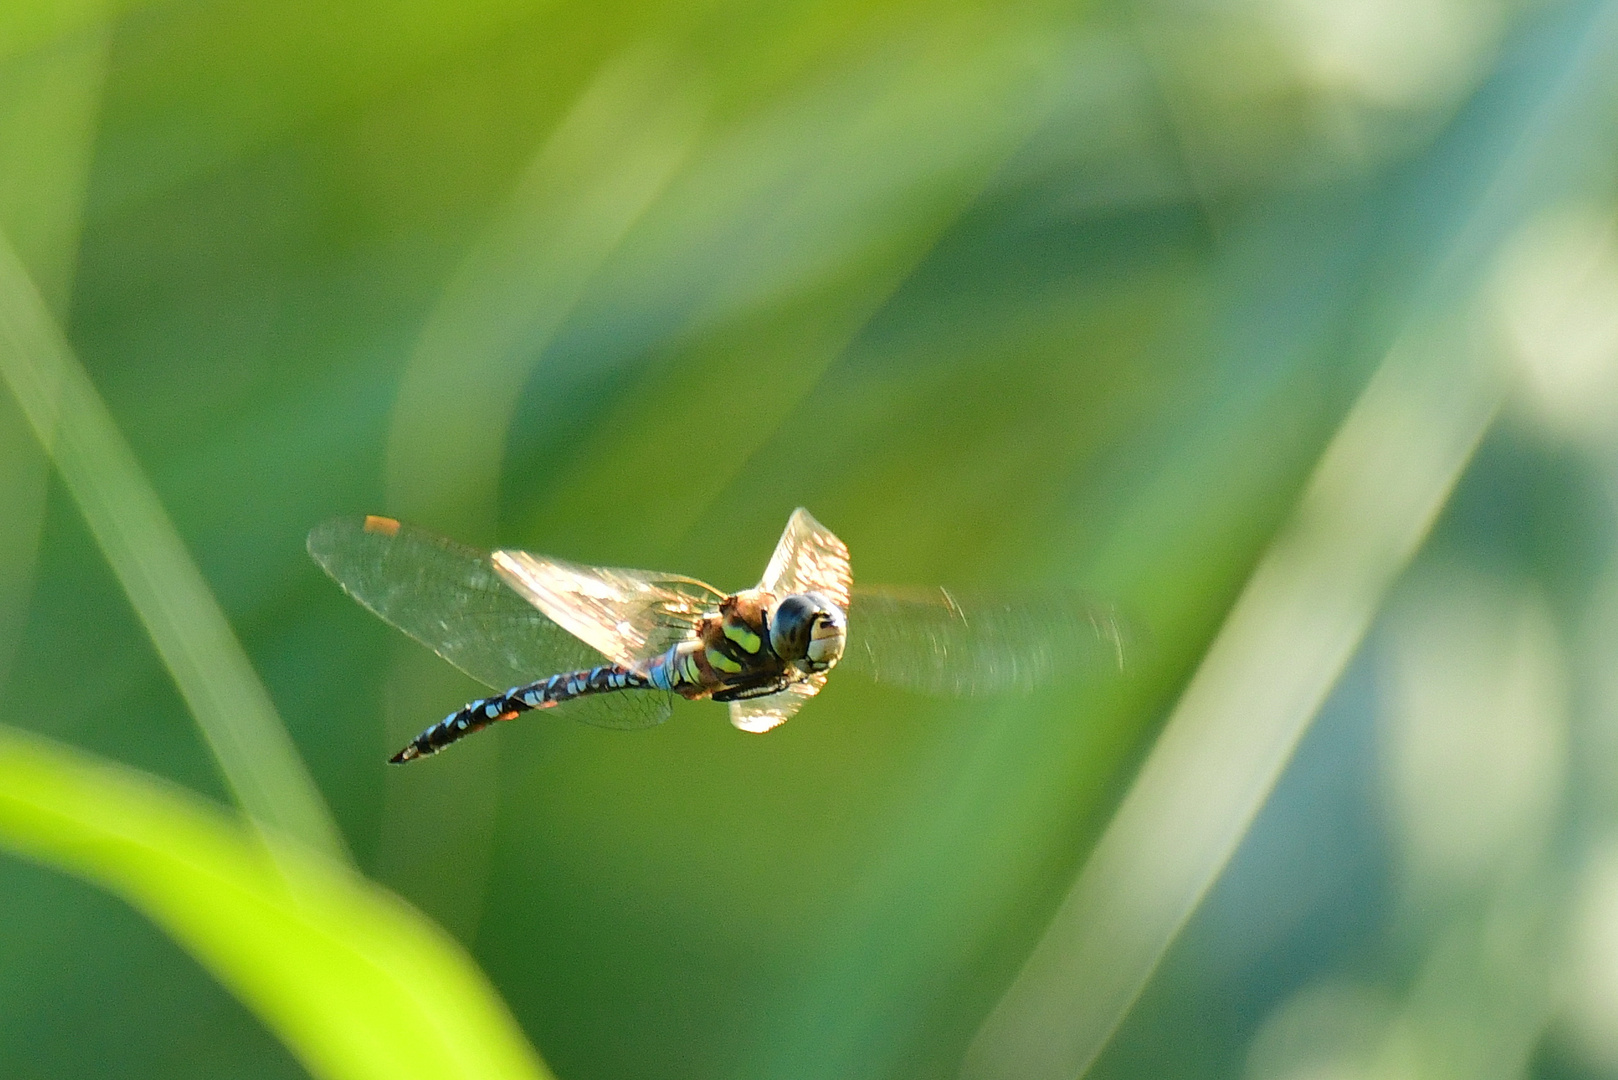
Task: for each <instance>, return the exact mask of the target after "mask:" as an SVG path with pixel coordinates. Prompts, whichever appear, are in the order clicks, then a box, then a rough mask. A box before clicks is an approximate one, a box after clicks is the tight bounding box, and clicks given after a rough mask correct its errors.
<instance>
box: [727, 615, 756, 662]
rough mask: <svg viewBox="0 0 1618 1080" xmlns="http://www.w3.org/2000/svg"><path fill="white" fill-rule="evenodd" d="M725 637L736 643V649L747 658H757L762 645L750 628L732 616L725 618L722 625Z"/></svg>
mask: <svg viewBox="0 0 1618 1080" xmlns="http://www.w3.org/2000/svg"><path fill="white" fill-rule="evenodd" d="M724 632H725V637H727V638H729V639H730V640H731V641H733V642H735V643H736V647H737V648H739V649H741V650H742V652H744V653H746V654H747V655H749V656H757V655H758V650H759V647H760V646H762V645H763V644H764V642H763V641H762V640H760V638H759V636H758V635H757V634H755V633H753V631H752V628H751V627H749V626H748V625H747V624H746V623H744V622H741V621H740V620H739V619H737V618H735V617H734V616H731V617H727V618H726V619H725V625H724Z"/></svg>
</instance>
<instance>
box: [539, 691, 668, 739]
mask: <svg viewBox="0 0 1618 1080" xmlns="http://www.w3.org/2000/svg"><path fill="white" fill-rule="evenodd" d="M673 712H674V695H673V694H670V693H666V692H664V691H662V690H620V691H618V692H616V693H612V694H597V695H595V696H594V697H583V698H575V699H573V700H572V701H569V702H568V703H567V704H565V705H559V706H557V713H558V715H560V716H563V717H566V718H567V719H569V720H577V721H578V722H579V723H581V724H589V725H590V726H591V727H599V728H612V729H613V730H615V731H637V730H639V729H641V728H649V727H656V726H657V725H658V724H661V723H662V722H663V721H665V720H667V719H668V718H669V717H670V716H671V715H672V714H673Z"/></svg>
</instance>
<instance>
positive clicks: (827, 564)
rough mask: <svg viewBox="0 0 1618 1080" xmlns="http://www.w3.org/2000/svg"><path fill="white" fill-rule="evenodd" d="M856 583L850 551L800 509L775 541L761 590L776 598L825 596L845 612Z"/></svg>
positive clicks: (793, 513)
mask: <svg viewBox="0 0 1618 1080" xmlns="http://www.w3.org/2000/svg"><path fill="white" fill-rule="evenodd" d="M853 584H854V574H853V571H852V570H850V568H849V565H848V548H847V547H846V546H845V545H844V544H843V542H842V541H841V540H839V539H837V537H836V536H835V535H834V534H833V533H832V531H831V530H830V529H828V528H826V526H824V525H822V524H821V523H820V522H818V521H816V520H815V519H814V518H813V517H812V516H810V514H809V511H807V510H805V509H804V508H803V507H801V506H800V507H798V508H797V509H796V510H794V511H793V512H792V517H791V518H790V519H789V520H788V521H787V527H786V530H785V531H784V532H782V533H781V539H780V540H779V541H777V542H776V545H775V553H774V554H773V555H771V556H770V563H769V565H768V566H767V567H765V569H764V580H763V581H761V582H759V588H761V589H763V590H764V591H766V592H770V593H774V594H775V595H776V596H786V595H789V594H791V593H801V592H811V591H813V592H820V593H824V594H825V595H826V596H827V597H828V598H829V599H830V600H831V601H832V602H833V603H835V604H836V605H837V606H838V607H840V608H842V609H843V611H845V612H846V611H847V610H848V600H849V592H850V590H851V589H852V587H853Z"/></svg>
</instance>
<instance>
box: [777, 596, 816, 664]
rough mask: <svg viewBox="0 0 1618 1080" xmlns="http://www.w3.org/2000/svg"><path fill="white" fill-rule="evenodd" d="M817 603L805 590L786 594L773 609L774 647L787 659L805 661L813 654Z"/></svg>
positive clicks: (780, 655) (778, 654)
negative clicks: (811, 637) (810, 649)
mask: <svg viewBox="0 0 1618 1080" xmlns="http://www.w3.org/2000/svg"><path fill="white" fill-rule="evenodd" d="M817 614H819V612H818V611H817V610H816V607H815V602H814V601H813V600H811V599H810V598H809V597H808V596H806V595H804V594H803V593H794V594H792V595H791V596H784V597H782V598H781V599H780V600H779V601H777V602H776V605H775V607H774V608H773V609H771V611H770V648H772V649H774V650H775V655H776V656H779V657H780V658H781V659H783V660H802V659H803V658H804V657H806V656H808V655H809V641H810V636H811V634H812V633H813V632H814V626H815V616H816V615H817Z"/></svg>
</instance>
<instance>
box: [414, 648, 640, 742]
mask: <svg viewBox="0 0 1618 1080" xmlns="http://www.w3.org/2000/svg"><path fill="white" fill-rule="evenodd" d="M655 689H660V688H659V687H657V686H656V685H655V684H654V683H653V682H652V680H650V679H648V678H647V677H646V676H645V675H643V674H641V673H640V672H638V671H636V670H634V669H633V668H626V667H622V666H620V665H618V664H602V665H601V666H599V667H593V668H589V669H587V670H584V671H573V672H568V673H566V674H562V675H552V676H551V677H550V678H548V679H541V680H539V681H538V682H533V683H529V684H527V685H526V686H515V687H512V688H511V689H510V690H507V691H506V692H505V693H503V694H496V695H495V696H494V697H487V698H479V699H478V700H476V701H473V702H470V703H469V704H467V705H465V706H464V707H462V708H461V709H459V710H457V711H455V712H452V713H450V714H449V715H448V716H446V717H444V719H442V720H440V721H439V722H438V723H436V724H434V725H433V726H432V727H430V728H428V729H427V730H426V731H423V732H422V733H421V734H420V735H417V736H416V737H415V738H414V739H412V740H410V743H409V744H408V745H407V746H405V748H404V749H403V750H400V751H399V752H398V753H397V754H394V755H393V756H392V757H391V758H389V759H388V760H389V761H390V762H392V763H393V764H395V765H402V764H404V763H405V762H407V761H414V760H415V759H416V758H419V757H426V756H427V755H428V754H436V753H438V752H439V751H440V750H442V749H444V747H446V746H448V745H449V744H450V743H452V742H456V741H458V740H460V739H464V738H466V736H468V735H471V734H472V733H473V732H476V731H482V730H483V729H484V728H486V727H488V726H489V725H490V724H493V723H497V722H498V721H501V720H511V719H515V718H516V717H517V715H518V714H520V713H525V712H528V711H530V710H531V709H549V708H552V707H553V706H556V705H561V704H563V703H564V702H568V701H573V700H574V699H576V698H582V697H589V696H591V695H593V694H610V693H613V692H615V691H618V690H655Z"/></svg>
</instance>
